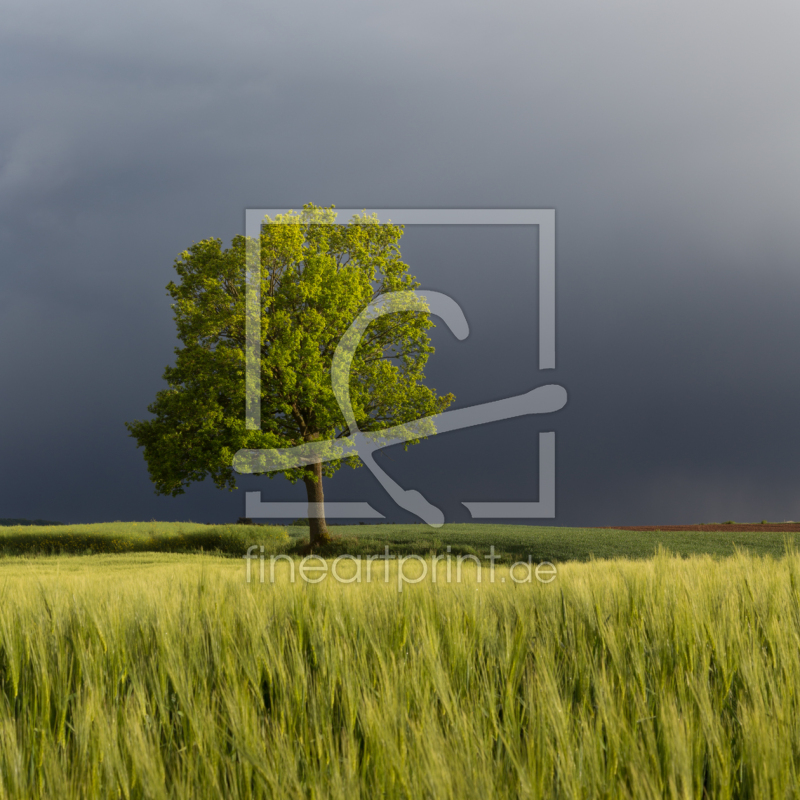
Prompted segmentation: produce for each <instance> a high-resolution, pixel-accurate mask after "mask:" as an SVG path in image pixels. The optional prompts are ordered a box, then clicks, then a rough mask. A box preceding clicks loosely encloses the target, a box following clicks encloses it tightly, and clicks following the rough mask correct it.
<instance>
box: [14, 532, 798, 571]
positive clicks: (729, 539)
mask: <svg viewBox="0 0 800 800" xmlns="http://www.w3.org/2000/svg"><path fill="white" fill-rule="evenodd" d="M331 533H332V534H333V536H334V543H333V544H332V545H331V546H329V547H327V548H325V550H324V551H323V555H327V556H336V555H341V554H344V553H349V554H351V555H364V556H365V555H373V554H380V553H383V552H384V549H385V548H386V547H389V550H390V554H391V555H408V554H412V553H414V554H419V555H427V554H429V553H437V554H446V553H447V552H448V549H447V548H448V547H449V548H450V550H449V552H450V553H451V554H453V555H464V554H474V555H477V556H480V557H484V556H486V555H488V554H489V552H490V547H492V546H493V547H494V550H495V554H496V555H497V556H498V557H499V559H500V563H503V562H511V561H517V560H520V559H522V560H525V559H527V558H528V557H529V556H530V557H531V558H532V559H533V560H534V561H537V562H538V561H553V562H564V561H588V560H590V559H592V558H596V559H601V558H632V559H646V558H651V557H652V556H653V555H654V554H655V553H656V551H657V550H658V548H659V547H663V548H665V549H666V550H667V551H669V552H670V553H674V554H676V555H681V556H690V555H699V554H708V555H711V556H715V557H726V556H731V555H734V554H735V553H736V552H737V550H745V551H747V552H749V553H752V554H753V555H770V556H774V557H776V558H777V557H780V556H781V555H783V553H784V552H785V548H786V545H787V544H790V545H793V546H796V547H798V548H800V533H796V532H795V533H774V532H769V531H755V532H741V531H721V532H712V531H624V530H604V529H599V528H559V527H546V526H529V525H479V524H463V525H459V524H447V525H444V526H443V527H441V528H438V529H433V528H429V527H428V526H426V525H347V526H344V525H342V526H333V527H331ZM304 540H305V541H307V540H308V528H305V527H301V526H290V527H288V528H280V527H277V526H272V527H269V526H261V525H202V524H200V523H191V522H108V523H102V524H93V525H59V526H52V527H47V526H43V527H37V526H17V527H0V554H2V555H37V554H39V555H41V554H58V553H64V554H74V555H86V554H90V553H126V552H180V553H183V552H196V551H200V550H203V551H205V552H219V553H224V554H227V555H230V556H242V555H244V553H245V552H246V550H247V548H248V547H249V546H251V545H258V546H263V547H264V552H265V553H267V554H270V553H287V552H292V550H293V549H297V548H299V546H300V545H302V544H303V542H304ZM259 552H260V550H259Z"/></svg>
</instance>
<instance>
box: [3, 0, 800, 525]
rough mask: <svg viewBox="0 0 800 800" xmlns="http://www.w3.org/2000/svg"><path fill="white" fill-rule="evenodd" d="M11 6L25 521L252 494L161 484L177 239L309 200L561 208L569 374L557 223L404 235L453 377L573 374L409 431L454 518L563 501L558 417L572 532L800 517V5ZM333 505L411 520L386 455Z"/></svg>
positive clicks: (8, 450)
mask: <svg viewBox="0 0 800 800" xmlns="http://www.w3.org/2000/svg"><path fill="white" fill-rule="evenodd" d="M4 8H5V16H4V21H3V27H2V29H1V30H0V93H1V95H2V99H3V114H2V115H0V244H1V245H2V254H3V255H2V259H3V269H2V272H0V342H2V349H1V350H0V353H2V355H1V356H0V364H1V365H2V374H3V389H2V392H1V393H0V413H2V418H3V419H4V420H5V422H4V425H3V426H2V429H1V432H0V447H2V458H0V480H2V485H3V487H4V488H3V494H2V508H1V509H0V516H28V517H52V518H62V519H66V520H87V521H88V520H97V519H109V518H111V519H113V518H123V519H125V518H149V517H152V516H156V517H160V518H165V519H167V518H188V517H191V518H195V519H208V520H212V519H231V518H235V517H236V516H238V515H239V514H240V513H242V509H243V500H242V493H241V492H239V493H236V494H234V495H228V494H227V493H219V492H216V490H214V489H213V488H211V487H210V486H208V487H207V486H205V485H203V486H200V487H194V488H193V489H191V490H190V492H189V493H188V494H187V495H186V496H185V497H183V498H180V499H178V500H172V499H167V498H157V497H154V496H153V494H152V490H151V487H150V484H149V482H148V480H147V476H146V472H145V469H144V463H143V459H142V457H141V451H137V450H136V449H135V447H134V444H133V442H132V440H130V439H129V438H128V437H127V435H126V431H125V430H124V428H123V426H122V422H123V421H124V420H130V419H134V418H136V417H139V418H141V417H143V416H144V415H145V413H146V412H145V409H146V406H147V404H148V403H149V402H151V401H152V399H153V397H154V395H155V392H156V391H157V390H158V389H159V388H161V386H162V384H161V380H160V376H161V372H162V370H163V367H164V366H165V365H166V364H167V363H169V362H170V361H171V359H172V357H173V348H174V346H175V345H176V341H175V338H174V329H173V323H172V321H171V313H170V309H169V299H168V297H167V296H166V293H165V291H164V286H165V285H166V283H167V282H168V281H169V280H171V279H172V276H173V272H172V261H173V259H174V258H175V256H176V255H178V253H179V252H180V251H181V250H183V249H184V248H186V247H187V246H188V245H189V244H191V243H192V242H193V241H196V240H199V239H201V238H205V237H208V236H219V237H221V238H223V239H224V240H225V241H226V242H227V241H228V240H229V239H230V237H231V236H233V235H235V234H237V233H241V232H243V212H244V209H245V208H247V207H294V208H297V207H299V206H300V205H302V203H304V202H309V201H311V202H315V203H318V204H331V203H335V204H336V205H338V206H340V207H375V208H379V207H403V206H409V207H437V206H438V207H554V208H556V209H557V243H558V244H557V280H558V316H557V324H558V340H557V346H558V367H557V369H556V370H555V371H554V372H552V373H542V374H539V373H537V372H536V370H535V353H536V350H537V344H536V341H535V332H536V323H535V319H533V312H532V311H531V309H532V308H535V290H536V286H535V280H533V278H532V274H533V273H532V269H533V265H532V262H531V259H530V252H531V251H532V250H534V249H535V235H534V234H533V233H532V232H520V231H518V232H515V233H512V234H509V235H508V236H505V237H504V236H502V235H500V233H501V232H494V233H492V232H489V231H485V230H477V231H470V232H468V233H467V234H464V235H462V236H459V235H457V234H455V233H453V232H450V231H439V232H438V233H433V232H431V233H423V232H420V231H417V230H410V229H409V230H408V232H407V235H406V240H405V246H404V249H403V253H404V256H405V257H406V260H408V262H409V263H410V265H411V271H412V273H414V274H417V275H419V276H420V279H421V280H422V281H423V285H425V286H428V287H430V288H435V289H438V290H440V291H444V292H448V293H450V294H452V295H453V296H454V297H456V299H457V300H458V301H459V302H460V303H461V304H462V307H463V308H464V310H465V313H466V314H467V317H468V319H469V320H470V323H471V325H472V333H471V336H470V338H469V339H468V340H467V341H465V342H456V341H455V340H453V339H452V338H449V334H447V332H446V331H442V330H437V331H436V332H435V342H436V345H437V353H436V355H435V356H434V357H433V359H432V360H431V362H430V369H429V370H428V373H429V375H430V379H431V383H432V384H433V385H434V386H436V388H437V389H439V390H440V391H450V390H452V391H455V392H456V394H457V396H458V402H459V403H461V404H467V403H478V402H484V401H487V400H490V399H497V398H499V397H502V396H505V395H507V394H512V393H514V392H517V391H522V390H524V389H526V388H530V387H531V386H533V385H536V384H537V383H539V382H545V381H546V382H550V381H557V382H560V383H562V384H563V385H565V386H566V387H567V389H568V390H569V392H570V401H569V404H568V405H567V407H566V408H565V409H564V410H562V411H560V412H558V414H557V415H554V416H553V417H552V419H551V420H550V421H537V420H534V419H530V420H523V421H514V422H512V421H509V422H505V423H498V424H497V425H495V426H490V427H487V428H486V429H485V430H475V431H469V432H460V433H457V434H448V435H447V436H441V437H438V438H437V439H435V440H431V441H429V442H426V443H424V444H422V445H420V446H418V447H416V448H412V449H411V450H409V451H408V452H407V453H403V452H402V450H401V451H400V452H399V453H395V452H394V451H387V453H386V459H385V461H386V463H387V469H388V470H389V471H390V472H392V474H394V475H395V476H396V477H397V479H398V480H402V481H405V483H404V485H408V486H412V485H413V486H415V487H416V488H420V489H423V488H424V487H430V488H429V489H427V490H426V491H427V493H428V495H429V496H430V498H431V499H435V498H438V499H439V502H440V503H441V504H442V505H443V506H444V507H445V508H446V511H447V513H448V515H449V517H450V518H452V519H466V516H465V515H466V512H465V511H464V510H463V508H462V507H461V506H460V502H461V501H462V500H465V499H485V500H493V499H496V500H503V499H508V500H525V499H529V500H534V499H536V497H535V492H536V478H537V467H536V465H537V463H538V462H537V456H536V433H537V431H538V430H549V429H555V430H556V431H557V436H558V448H557V460H558V510H559V515H558V519H557V522H558V523H561V524H570V523H586V524H592V523H596V524H602V523H613V522H618V523H624V522H628V523H634V522H680V521H689V522H693V521H699V520H700V519H715V518H716V519H719V518H731V517H733V518H739V517H742V518H748V517H749V518H753V519H761V518H762V517H769V518H796V517H800V501H798V499H797V491H796V487H797V485H798V479H800V474H798V473H800V469H798V466H797V464H796V459H795V456H794V453H795V452H796V449H797V442H798V430H797V423H796V421H795V415H796V412H795V408H796V406H797V401H798V395H799V394H800V392H799V390H800V386H798V379H797V377H796V374H797V370H796V369H795V368H794V363H795V360H796V355H795V354H796V351H797V342H798V340H799V337H798V334H800V330H798V326H799V325H800V323H798V322H797V320H798V315H797V313H796V309H797V308H798V301H800V270H798V255H799V254H800V235H799V234H798V226H797V224H796V220H797V218H798V214H800V188H798V187H800V180H799V179H800V162H799V160H798V157H797V148H796V142H797V141H798V137H799V135H800V109H798V103H797V101H796V90H795V86H796V79H797V67H796V55H795V47H794V32H795V31H796V30H797V25H798V22H799V21H800V19H798V18H799V17H800V11H798V10H797V8H796V6H794V5H793V4H789V3H767V4H762V5H759V6H756V5H754V4H736V3H734V4H731V3H725V4H723V3H708V4H703V5H702V7H698V6H697V4H691V3H688V2H685V3H671V4H662V5H660V6H655V5H643V4H641V3H627V2H616V3H602V4H600V3H590V2H585V3H566V4H564V3H562V4H558V5H555V4H550V5H547V6H546V5H545V4H541V5H530V4H513V3H503V4H500V5H497V4H495V5H494V6H492V7H489V6H487V5H485V4H456V3H447V4H445V3H441V4H433V5H431V4H427V3H412V4H403V5H402V6H401V5H398V4H395V5H387V4H379V3H374V2H371V3H366V2H364V3H344V4H337V5H335V6H334V5H323V4H321V3H312V4H284V5H283V6H281V7H273V6H269V5H264V4H255V3H253V4H248V3H234V4H231V3H226V4H219V3H205V4H197V3H193V4H188V3H186V4H183V3H172V4H170V5H169V6H167V7H164V6H163V5H160V4H155V3H140V4H136V5H135V6H133V5H129V6H109V5H108V4H103V3H81V2H77V3H73V4H70V5H69V6H65V5H63V4H56V3H25V4H23V3H10V4H6V6H5V7H4ZM543 376H544V377H543ZM395 449H396V448H395ZM476 453H477V454H479V455H480V458H479V459H478V461H477V463H478V466H477V467H475V468H474V469H473V468H472V466H471V464H472V463H473V460H474V459H475V455H476ZM241 485H242V486H243V487H247V488H250V489H252V488H263V491H264V498H265V499H266V498H267V497H269V498H270V499H281V498H286V499H301V498H302V494H303V493H302V491H301V489H300V488H299V487H296V486H295V487H289V486H288V484H286V483H285V481H283V480H282V479H278V480H274V481H271V482H270V481H266V479H256V478H249V479H246V480H243V481H242V482H241ZM327 491H328V496H329V497H331V498H333V499H337V498H339V499H364V498H368V499H370V501H371V502H373V503H374V504H375V505H376V506H378V507H380V508H381V510H382V511H383V512H384V513H386V514H387V515H392V516H394V517H396V518H400V513H399V512H398V511H397V510H396V509H394V508H393V507H392V504H391V502H389V501H388V500H387V498H386V497H385V496H384V495H383V494H382V493H381V491H380V490H379V489H376V488H375V483H374V481H373V479H372V478H371V476H369V475H368V474H367V473H366V471H365V470H359V471H357V472H351V471H350V470H342V471H341V472H340V473H339V474H338V475H337V477H336V478H335V479H334V480H333V481H332V482H330V483H329V485H328V490H327ZM481 494H482V497H481V496H477V495H481Z"/></svg>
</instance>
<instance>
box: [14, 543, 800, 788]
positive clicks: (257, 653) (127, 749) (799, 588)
mask: <svg viewBox="0 0 800 800" xmlns="http://www.w3.org/2000/svg"><path fill="white" fill-rule="evenodd" d="M328 566H330V564H329V565H328ZM462 566H463V569H462V574H461V580H460V581H458V580H457V579H456V578H457V573H456V570H455V568H453V570H452V573H451V576H450V578H451V579H450V581H449V582H448V581H447V577H446V565H445V562H444V561H440V562H439V563H438V568H437V570H436V575H437V580H436V582H434V581H433V580H432V579H431V578H432V571H431V570H430V569H429V570H428V574H427V575H426V576H425V577H424V579H422V580H419V582H417V583H411V582H410V581H409V582H408V583H405V584H401V586H402V591H399V586H398V582H397V572H398V565H397V562H391V563H390V564H389V565H388V566H387V565H386V563H385V562H383V563H381V562H376V563H375V564H373V571H372V573H371V575H370V578H371V579H370V581H369V582H367V581H366V579H365V576H364V574H363V573H362V574H361V575H360V579H359V574H358V573H356V572H355V568H356V563H355V562H353V561H349V562H340V563H339V565H338V567H337V569H338V574H339V575H340V577H343V578H345V579H348V578H352V579H353V582H350V583H343V582H339V581H337V580H334V579H333V577H332V576H331V575H330V574H329V573H328V574H327V576H326V577H324V578H323V580H321V581H320V582H319V583H317V584H310V583H308V582H306V581H303V580H300V579H298V573H297V571H296V568H298V567H299V563H298V562H297V561H294V562H292V563H291V564H290V563H287V560H286V558H285V557H284V559H282V560H281V561H280V562H279V563H278V564H277V565H276V567H275V572H274V581H271V580H270V571H269V566H268V562H267V566H266V569H265V580H264V582H263V583H262V582H261V579H260V563H259V561H258V560H254V561H253V562H252V563H251V568H252V569H251V580H250V582H249V583H248V582H247V579H246V565H245V562H244V561H242V560H241V559H230V558H228V559H225V558H220V557H214V556H209V555H191V554H187V555H176V554H165V553H133V554H123V555H95V556H90V557H81V558H77V557H60V558H59V557H39V558H31V559H26V558H4V559H0V595H1V596H2V603H0V797H8V798H40V797H41V798H55V797H58V798H206V797H236V798H239V797H242V798H266V797H275V798H329V797H330V798H358V797H364V798H375V797H387V798H437V799H438V798H487V797H500V798H505V797H508V798H512V797H514V798H516V797H528V798H540V797H544V798H549V797H553V798H603V797H607V798H618V797H631V798H657V797H658V798H660V797H674V798H689V797H692V798H704V797H713V798H728V797H731V798H734V797H735V798H772V797H793V796H797V795H800V789H799V788H798V786H799V785H800V780H799V779H798V778H799V776H798V770H799V769H800V708H799V707H798V706H799V705H800V555H798V554H797V553H795V552H790V553H788V554H786V555H785V556H784V557H782V558H773V557H754V556H748V555H744V554H741V553H740V554H738V555H736V556H734V557H732V558H724V559H713V558H711V557H709V556H692V557H690V558H673V557H671V556H669V555H668V554H666V553H665V552H659V553H658V554H657V555H656V556H655V558H651V559H649V560H641V561H628V560H621V559H620V560H607V561H591V562H588V563H562V564H557V565H556V568H557V574H556V575H555V577H554V578H553V576H552V575H549V577H548V578H547V579H548V580H551V582H549V583H543V582H540V581H538V580H536V578H535V577H534V578H532V580H531V581H530V582H526V581H525V575H524V572H525V570H521V569H520V568H517V571H516V573H515V575H514V576H512V575H511V574H510V573H509V570H508V567H507V566H498V567H497V568H496V570H495V572H494V580H493V581H492V580H491V576H490V574H489V572H488V570H487V569H485V568H484V569H483V570H482V574H481V575H480V581H479V580H478V572H477V567H476V565H475V564H474V563H473V562H471V561H467V562H465V563H464V564H463V565H462ZM292 568H295V581H294V582H292V581H291V569H292ZM401 568H402V569H405V574H406V575H407V576H411V580H416V578H417V577H421V576H422V573H421V572H419V570H420V568H421V564H420V563H419V562H417V561H414V562H408V563H406V564H405V565H403V566H402V567H401ZM415 570H417V571H416V572H415ZM387 574H388V581H386V577H387ZM325 575H326V574H325V573H323V576H325ZM512 577H515V580H512ZM516 581H520V582H516Z"/></svg>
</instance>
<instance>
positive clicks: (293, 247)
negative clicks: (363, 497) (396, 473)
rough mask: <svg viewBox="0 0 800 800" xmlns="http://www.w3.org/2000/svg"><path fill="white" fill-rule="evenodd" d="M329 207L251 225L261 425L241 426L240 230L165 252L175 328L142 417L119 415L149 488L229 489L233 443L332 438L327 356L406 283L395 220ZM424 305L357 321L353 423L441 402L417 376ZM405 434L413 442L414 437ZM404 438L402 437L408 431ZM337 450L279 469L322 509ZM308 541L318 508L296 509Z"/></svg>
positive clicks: (380, 424) (436, 407)
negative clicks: (157, 386) (347, 217)
mask: <svg viewBox="0 0 800 800" xmlns="http://www.w3.org/2000/svg"><path fill="white" fill-rule="evenodd" d="M335 214H336V212H335V211H334V209H333V208H319V207H316V206H314V205H311V204H309V205H306V206H304V208H303V211H302V213H300V214H293V213H291V212H290V213H289V214H286V215H279V216H278V217H277V218H276V219H275V220H274V221H273V220H270V219H269V218H267V220H266V222H267V223H268V224H265V225H263V226H262V232H261V237H260V259H261V284H260V286H261V301H262V302H261V341H260V351H259V354H260V361H261V363H260V370H261V428H260V430H247V428H246V424H245V403H246V397H245V364H246V362H245V357H246V352H245V344H246V339H245V334H246V305H245V291H246V252H247V247H248V244H249V246H251V247H252V246H253V245H254V244H255V245H256V246H257V245H258V243H252V242H251V243H248V241H247V240H246V238H245V237H244V236H237V237H235V238H234V239H233V241H232V243H231V247H230V248H229V249H227V250H223V249H222V245H221V241H220V240H219V239H214V238H212V239H205V240H203V241H201V242H198V243H196V244H194V245H192V246H191V247H190V248H189V249H188V250H186V251H184V252H183V253H181V255H180V257H179V258H177V259H176V260H175V269H176V271H177V273H178V276H179V278H180V281H179V282H178V283H175V282H170V283H169V284H168V286H167V290H168V291H169V294H170V296H171V297H172V299H173V300H174V301H175V302H174V303H173V306H172V308H173V310H174V319H175V322H176V324H177V332H178V338H179V339H180V341H181V342H182V343H183V347H180V348H176V350H175V353H176V361H175V366H174V367H167V368H166V370H165V372H164V379H165V380H166V381H167V384H168V388H166V389H164V390H162V391H160V392H158V394H157V395H156V399H155V402H153V403H152V404H151V405H150V406H149V407H148V410H149V411H150V412H151V413H152V414H153V415H154V418H153V419H149V420H145V421H139V420H136V421H134V422H129V423H126V426H127V428H128V430H129V432H130V435H131V436H132V437H133V438H134V439H136V442H137V446H139V447H143V448H144V457H145V460H146V462H147V468H148V472H149V474H150V478H151V480H152V481H153V483H154V485H155V490H156V492H157V493H158V494H166V495H172V496H176V495H179V494H183V492H184V491H185V487H186V486H188V484H189V483H191V482H193V481H199V480H203V479H204V478H205V477H207V476H211V478H212V479H213V480H214V483H215V484H216V486H217V487H218V488H226V487H227V488H228V489H229V490H233V489H235V488H236V479H235V473H234V470H233V468H232V463H233V458H234V454H235V453H236V452H237V451H239V450H241V449H244V448H250V449H265V448H288V447H295V446H298V445H301V444H304V443H309V442H314V441H319V440H333V439H337V438H341V437H346V436H347V435H348V433H349V430H348V427H347V424H346V422H345V420H344V418H343V416H342V412H341V410H340V408H339V405H338V403H337V401H336V398H335V396H334V393H333V389H332V384H331V363H332V358H333V355H334V352H335V350H336V346H337V343H338V342H339V340H340V339H341V337H342V335H343V334H344V333H345V331H347V329H348V326H349V325H350V324H351V323H352V322H353V320H354V319H355V318H356V317H357V316H358V314H359V313H360V312H361V311H363V310H364V309H365V308H366V307H367V306H368V305H369V304H370V303H371V302H372V301H373V300H375V299H376V298H377V297H379V296H380V295H383V294H385V293H387V292H398V291H404V290H412V289H416V288H417V287H418V286H419V284H418V283H417V282H416V280H415V279H414V278H413V277H412V276H411V275H409V274H408V266H407V265H406V264H404V263H403V262H402V260H401V258H400V249H399V246H398V242H399V240H400V237H401V236H402V233H403V231H402V227H401V226H396V225H390V224H381V223H379V222H378V220H377V218H376V217H374V216H372V217H370V216H367V215H366V214H365V215H364V216H361V217H354V218H353V219H352V220H351V221H350V222H349V223H348V224H345V225H336V224H334V220H335ZM432 326H433V322H432V321H431V319H430V315H429V314H427V313H426V312H424V311H419V310H406V311H400V312H399V313H394V314H391V315H386V316H382V317H380V318H378V319H375V320H374V321H373V322H371V323H370V325H369V327H368V329H367V331H366V333H365V335H364V337H363V339H362V340H361V343H360V345H359V346H358V348H357V349H356V351H355V355H354V357H353V361H352V365H351V368H350V398H351V402H352V406H353V410H354V414H355V417H356V421H357V423H358V426H359V428H360V430H361V431H379V430H382V429H384V428H386V427H389V426H392V425H398V424H403V423H406V422H410V421H412V420H416V419H419V418H421V417H426V416H430V415H433V414H438V413H440V412H441V411H443V410H444V409H445V408H447V406H449V405H450V403H451V402H452V401H453V399H454V397H453V395H452V394H448V395H445V396H437V394H436V392H435V391H434V390H433V389H431V388H428V387H427V386H425V385H424V384H423V380H424V374H423V368H424V366H425V364H426V362H427V360H428V357H429V355H430V354H431V353H433V347H432V346H431V344H430V339H429V337H428V334H427V331H428V329H429V328H431V327H432ZM416 441H418V440H416ZM409 443H414V442H413V441H412V442H409ZM344 461H347V463H348V464H349V465H350V466H352V467H357V466H360V465H361V462H360V460H359V459H358V458H357V457H349V458H345V459H339V460H334V461H328V462H325V463H320V462H317V463H314V464H310V465H308V466H305V467H295V468H292V469H286V470H282V471H281V472H278V473H272V474H270V477H273V475H274V474H283V475H285V477H286V478H287V479H288V480H289V481H291V482H292V483H294V482H296V481H297V480H301V479H302V480H303V482H304V483H305V486H306V493H307V496H308V501H309V503H317V504H319V505H318V506H317V507H318V508H319V509H323V508H324V507H323V503H324V494H323V488H322V478H323V476H331V475H333V473H334V472H336V470H337V469H339V467H340V466H341V465H342V463H343V462H344ZM309 523H310V535H311V541H310V543H311V545H312V546H314V545H318V544H320V543H323V542H325V541H326V540H327V539H328V538H329V534H328V529H327V525H326V522H325V517H324V511H323V512H322V515H321V516H319V517H314V516H313V515H312V514H309Z"/></svg>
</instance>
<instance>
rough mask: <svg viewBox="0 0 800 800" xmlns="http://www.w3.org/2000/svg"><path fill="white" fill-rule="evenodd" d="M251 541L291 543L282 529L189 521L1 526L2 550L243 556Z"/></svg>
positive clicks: (270, 545) (269, 546) (274, 546)
mask: <svg viewBox="0 0 800 800" xmlns="http://www.w3.org/2000/svg"><path fill="white" fill-rule="evenodd" d="M251 544H258V545H262V546H264V552H266V553H275V552H283V551H285V550H286V548H287V547H289V546H290V544H291V542H290V539H289V537H288V535H287V533H286V530H285V529H284V528H278V527H267V526H260V525H259V526H257V527H256V526H247V525H202V524H199V523H193V522H155V521H152V522H105V523H97V524H93V525H53V526H31V525H19V526H8V527H0V553H1V554H3V555H48V554H59V553H63V554H71V555H89V554H94V553H141V552H163V553H185V552H196V551H200V550H202V551H206V552H219V553H226V554H228V555H236V556H240V555H242V554H243V553H244V552H245V551H246V550H247V548H248V546H249V545H251Z"/></svg>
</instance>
